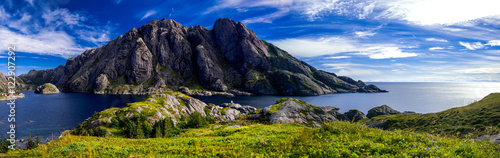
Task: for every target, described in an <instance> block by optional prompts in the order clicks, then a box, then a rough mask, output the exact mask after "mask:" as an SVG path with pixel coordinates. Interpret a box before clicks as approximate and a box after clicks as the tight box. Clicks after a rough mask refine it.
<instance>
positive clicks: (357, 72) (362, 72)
mask: <svg viewBox="0 0 500 158" xmlns="http://www.w3.org/2000/svg"><path fill="white" fill-rule="evenodd" d="M336 74H337V75H339V76H351V77H355V78H359V77H360V76H372V75H381V74H383V73H382V72H381V71H379V70H374V69H355V68H349V69H342V70H340V71H339V72H337V73H336Z"/></svg>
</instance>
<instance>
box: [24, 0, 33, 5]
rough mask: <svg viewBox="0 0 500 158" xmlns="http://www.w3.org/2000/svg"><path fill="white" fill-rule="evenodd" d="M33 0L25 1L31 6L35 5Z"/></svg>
mask: <svg viewBox="0 0 500 158" xmlns="http://www.w3.org/2000/svg"><path fill="white" fill-rule="evenodd" d="M33 1H34V0H26V2H28V3H29V4H30V5H31V6H35V5H34V4H33Z"/></svg>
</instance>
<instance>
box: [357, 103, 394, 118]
mask: <svg viewBox="0 0 500 158" xmlns="http://www.w3.org/2000/svg"><path fill="white" fill-rule="evenodd" d="M400 113H401V112H399V111H397V110H394V109H392V108H391V107H389V106H387V105H382V106H377V107H374V108H372V109H370V110H368V114H367V115H366V116H367V117H368V118H372V117H375V116H379V115H395V114H400Z"/></svg>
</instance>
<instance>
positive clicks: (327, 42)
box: [270, 36, 418, 59]
mask: <svg viewBox="0 0 500 158" xmlns="http://www.w3.org/2000/svg"><path fill="white" fill-rule="evenodd" d="M270 42H271V43H273V44H274V45H276V46H278V47H280V48H282V49H284V50H287V51H288V52H289V53H290V54H292V55H294V56H298V57H314V56H322V55H334V54H337V53H346V52H355V53H352V54H355V55H365V56H369V57H370V58H371V59H387V58H406V57H414V56H417V55H418V54H416V53H406V52H403V50H401V49H400V47H398V46H395V45H393V44H380V43H377V44H368V43H362V42H359V41H357V40H352V39H349V38H343V37H335V36H333V37H322V38H319V39H311V38H289V39H282V40H273V41H270ZM375 45H376V46H375ZM327 58H328V57H327ZM333 58H335V57H333Z"/></svg>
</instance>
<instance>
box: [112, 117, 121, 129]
mask: <svg viewBox="0 0 500 158" xmlns="http://www.w3.org/2000/svg"><path fill="white" fill-rule="evenodd" d="M111 127H120V121H118V119H116V117H113V118H112V119H111Z"/></svg>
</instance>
